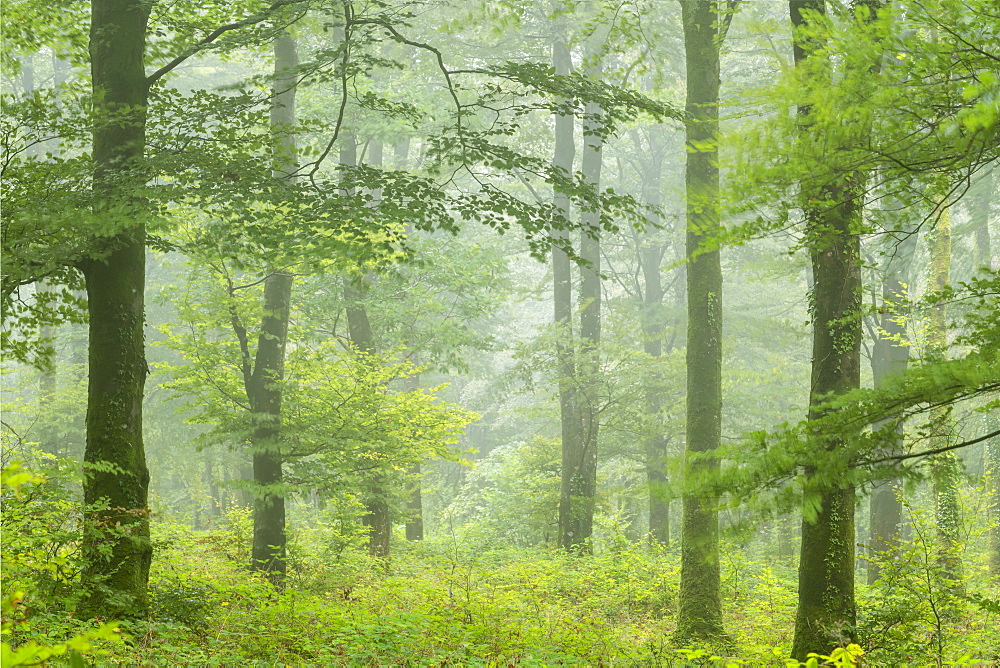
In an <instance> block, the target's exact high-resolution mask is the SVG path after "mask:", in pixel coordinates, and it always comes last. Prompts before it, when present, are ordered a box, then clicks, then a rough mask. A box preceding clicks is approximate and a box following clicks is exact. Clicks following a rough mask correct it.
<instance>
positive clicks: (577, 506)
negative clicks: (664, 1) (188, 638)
mask: <svg viewBox="0 0 1000 668" xmlns="http://www.w3.org/2000/svg"><path fill="white" fill-rule="evenodd" d="M591 74H592V75H593V76H597V77H600V76H601V72H600V69H598V68H595V69H593V70H591ZM584 113H585V114H586V116H585V118H584V119H583V155H582V157H581V164H580V171H581V172H582V174H583V178H584V180H585V181H586V183H587V184H588V185H589V186H590V187H592V188H593V189H594V190H595V191H599V190H600V187H601V168H602V166H603V164H604V151H603V146H604V141H603V139H602V137H601V136H600V130H601V123H602V121H601V114H602V112H601V107H600V105H598V104H596V103H593V102H588V103H587V104H586V106H585V108H584ZM580 222H581V226H582V228H583V229H582V231H581V239H580V259H581V260H583V262H584V264H583V265H582V266H581V267H580V348H579V357H578V362H577V368H576V372H577V382H578V383H579V385H578V387H579V388H580V390H579V392H578V394H577V400H578V407H579V411H580V440H579V445H580V447H579V450H578V451H577V452H576V453H575V455H576V456H575V457H574V459H573V461H571V467H572V469H571V472H570V476H569V497H570V511H569V513H568V515H567V518H566V520H567V522H566V526H565V527H564V529H565V530H564V536H563V539H564V545H565V547H567V548H572V549H582V550H584V551H588V552H589V551H590V549H591V545H590V538H591V536H592V535H593V532H594V507H595V503H596V499H597V447H598V436H599V432H600V411H599V401H600V395H601V388H600V343H601V236H600V235H601V230H600V211H597V210H594V211H589V210H585V211H583V212H581V215H580Z"/></svg>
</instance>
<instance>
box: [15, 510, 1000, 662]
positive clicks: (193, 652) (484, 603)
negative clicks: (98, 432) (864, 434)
mask: <svg viewBox="0 0 1000 668" xmlns="http://www.w3.org/2000/svg"><path fill="white" fill-rule="evenodd" d="M235 526H236V525H235V524H233V525H231V526H230V527H228V528H224V529H218V530H213V531H194V530H191V529H189V528H187V527H185V526H181V525H171V524H165V523H158V524H156V526H155V528H154V541H155V545H156V557H155V559H154V564H153V571H152V574H151V594H152V602H153V605H152V608H153V610H152V616H151V619H150V620H149V621H148V622H143V623H141V624H132V625H126V626H124V627H123V631H124V633H123V634H122V638H123V641H117V642H115V641H101V643H100V644H99V645H98V646H97V647H95V649H100V651H101V653H102V655H101V656H99V657H97V661H98V663H99V664H101V665H139V666H180V665H190V666H313V665H315V666H335V665H349V666H382V665H399V666H551V665H588V666H590V665H594V666H716V665H719V666H733V665H753V666H758V665H760V666H764V665H773V666H785V665H787V664H786V658H787V652H788V650H789V649H790V647H791V641H792V629H793V623H794V613H795V599H796V596H795V571H794V566H793V564H792V563H791V562H790V561H789V562H787V563H778V561H777V560H775V559H774V558H771V557H756V558H755V557H752V556H749V555H748V554H747V553H746V552H745V551H741V550H736V549H733V550H729V549H726V550H724V555H723V594H724V603H723V604H724V610H725V622H726V629H727V631H728V633H729V637H730V643H729V645H728V646H727V647H721V648H720V647H716V648H705V647H684V646H678V645H676V644H675V643H674V642H672V639H671V635H672V633H673V632H674V629H675V613H676V596H677V589H678V579H679V574H680V566H679V557H678V555H677V553H676V552H675V551H672V550H665V549H659V548H655V549H651V548H650V547H648V546H639V545H635V544H633V543H630V542H628V541H625V540H624V539H623V540H621V541H618V542H617V543H616V544H614V545H612V546H610V547H608V546H606V547H605V549H603V550H602V551H600V552H599V553H598V554H596V555H594V556H571V555H567V554H564V553H562V552H559V551H556V550H542V549H526V548H522V549H513V548H497V549H491V548H488V547H487V546H485V545H483V544H479V545H475V546H474V545H471V544H470V542H469V541H461V540H458V539H456V538H452V539H447V538H442V539H438V540H427V541H424V542H423V543H409V544H408V543H405V542H404V541H399V546H398V549H397V551H396V552H395V553H394V554H393V557H392V559H391V560H389V561H384V562H383V561H377V560H372V559H370V558H368V557H367V556H364V555H362V554H359V552H358V550H356V549H347V548H345V547H344V545H345V543H343V542H340V543H339V544H338V540H337V539H336V537H335V536H334V539H331V535H333V534H331V533H329V532H323V531H319V530H300V531H298V532H296V533H295V534H294V536H293V540H292V542H291V545H290V552H289V555H290V564H289V579H288V587H287V589H286V591H284V592H283V593H280V594H278V593H275V591H274V590H273V588H272V587H271V586H270V585H269V584H268V583H266V582H264V581H263V580H262V579H260V578H258V577H256V576H254V575H251V574H250V573H248V572H247V570H246V569H245V568H244V567H243V566H242V564H244V563H245V562H246V561H248V555H247V554H246V552H247V549H248V545H247V538H248V537H247V535H246V530H245V527H244V528H243V529H235V528H234V527H235ZM334 533H335V532H334ZM976 568H978V567H977V566H976V565H975V564H970V565H969V567H967V570H975V569H976ZM913 570H914V572H913V573H910V574H908V577H907V578H902V577H901V578H900V580H899V582H898V583H897V585H896V586H895V587H894V588H893V589H890V590H883V591H875V590H870V589H868V588H867V587H865V586H864V585H859V608H860V615H859V626H861V627H862V630H861V633H860V634H859V635H860V640H861V643H862V645H863V646H864V647H865V649H866V650H867V651H868V653H867V654H866V656H865V660H864V665H870V666H877V665H886V666H888V665H892V666H899V665H914V666H918V665H919V666H922V665H984V666H985V665H1000V664H997V663H993V661H996V660H998V659H1000V656H998V652H1000V621H998V619H1000V615H998V614H997V611H996V610H995V609H994V610H993V611H992V612H991V611H990V609H991V606H990V605H989V604H990V603H991V602H990V601H987V602H986V604H985V606H984V605H982V604H980V605H976V604H975V602H974V601H971V600H969V599H958V600H955V599H954V597H952V600H950V602H947V601H945V600H944V598H942V597H943V596H944V594H941V593H940V592H939V591H937V590H935V588H934V586H933V584H929V585H928V588H926V589H925V590H923V591H921V589H920V585H919V583H920V582H921V575H922V574H921V573H920V572H919V569H913ZM923 575H924V576H926V575H927V574H926V573H924V574H923ZM983 577H985V576H983ZM977 578H978V579H977ZM859 580H863V573H861V574H860V575H859ZM981 580H982V578H981V577H980V576H979V575H976V574H971V577H970V578H969V581H970V584H971V583H975V582H978V581H981ZM924 581H925V582H931V581H930V580H928V579H927V578H926V577H925V578H924ZM908 583H909V584H908ZM974 591H979V592H980V593H985V594H988V593H989V589H986V590H985V591H984V590H983V589H982V588H980V589H978V590H976V589H975V588H974V587H972V586H970V587H969V592H970V593H973V592H974ZM887 592H888V593H887ZM993 593H994V598H995V593H996V591H995V588H994V590H993ZM68 624H69V622H68V621H67V616H66V614H65V613H62V615H61V616H60V615H59V614H57V613H55V612H54V611H50V612H46V613H38V614H36V615H35V617H34V618H33V619H32V623H31V628H32V631H31V633H32V637H33V639H36V640H39V641H41V642H45V641H50V642H56V641H58V640H59V637H58V636H59V635H60V634H62V635H63V637H64V636H65V634H66V633H67V630H68ZM15 640H16V639H15ZM713 652H717V653H718V654H715V653H713ZM791 665H795V663H794V662H792V664H791Z"/></svg>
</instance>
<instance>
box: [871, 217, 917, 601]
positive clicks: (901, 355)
mask: <svg viewBox="0 0 1000 668" xmlns="http://www.w3.org/2000/svg"><path fill="white" fill-rule="evenodd" d="M916 239H917V237H916V234H915V230H906V231H903V232H902V233H901V235H899V236H898V237H896V236H895V235H894V236H893V237H891V243H892V244H893V245H892V247H891V248H890V249H889V250H888V253H889V255H888V259H887V261H886V262H885V264H884V266H883V268H882V307H881V318H880V322H879V332H878V338H877V339H876V340H875V343H874V348H873V354H872V376H873V378H874V382H875V387H882V386H883V385H885V383H886V381H887V380H888V379H889V378H891V377H893V376H898V375H900V374H902V373H903V372H905V371H906V366H907V362H908V360H909V356H910V342H909V337H908V334H907V327H906V318H907V315H908V309H907V307H906V299H907V294H906V290H907V285H909V283H910V277H909V269H910V264H911V263H912V261H913V254H914V252H915V251H916ZM890 427H891V428H894V429H898V427H897V426H896V425H895V423H891V422H878V423H875V424H874V425H872V428H873V429H874V430H876V431H877V430H882V429H886V428H890ZM898 439H899V440H901V439H902V433H901V432H900V433H899V436H898ZM901 495H902V485H901V484H900V481H899V479H898V478H891V479H889V480H886V481H884V482H882V483H881V484H879V485H878V486H876V487H875V488H874V489H873V490H872V496H871V505H870V506H869V515H868V527H869V535H868V549H869V550H870V551H871V553H872V559H870V560H869V561H868V568H867V570H868V584H874V583H875V582H876V581H877V580H878V579H879V577H881V568H882V562H884V561H885V560H886V559H888V558H890V555H891V554H892V552H893V550H895V549H896V547H897V546H898V545H899V542H900V539H901V534H900V527H901V524H902V521H903V501H902V496H901Z"/></svg>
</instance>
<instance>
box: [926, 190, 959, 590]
mask: <svg viewBox="0 0 1000 668" xmlns="http://www.w3.org/2000/svg"><path fill="white" fill-rule="evenodd" d="M950 276H951V210H950V208H948V206H947V204H944V205H943V208H942V209H941V211H940V212H939V213H938V215H937V219H936V220H935V222H934V229H933V232H932V237H931V240H930V275H929V277H928V283H929V287H931V288H932V290H933V291H935V292H940V291H942V290H945V289H947V287H948V284H949V283H950V280H951V278H950ZM946 317H947V316H946V309H945V304H944V303H943V302H942V303H938V304H936V305H935V306H934V307H933V308H932V309H931V311H930V314H929V317H928V320H927V348H928V352H929V355H930V356H931V357H932V358H938V359H940V358H943V357H944V356H945V354H946V352H947V348H948V323H947V320H946ZM950 413H951V408H950V407H949V406H944V407H941V408H938V409H936V410H935V411H934V412H933V414H932V415H931V421H932V426H931V433H932V438H931V441H930V443H929V447H931V448H933V449H937V448H941V447H947V445H948V442H949V440H950V432H951V416H950ZM930 465H931V466H932V467H933V474H932V479H933V486H934V506H935V514H936V517H937V538H938V542H939V545H938V560H939V562H940V564H941V573H942V575H943V577H944V578H945V579H947V580H948V586H949V588H950V589H951V590H952V591H954V592H955V593H958V594H960V595H961V594H964V593H965V587H964V585H963V584H962V557H961V554H960V553H959V551H960V549H961V534H962V516H961V509H960V507H959V500H958V484H959V478H960V477H961V475H962V471H961V466H962V465H961V461H960V460H959V459H958V455H957V454H956V453H955V452H954V451H951V450H949V451H946V452H942V453H941V454H939V455H936V456H935V457H933V458H932V459H931V460H930Z"/></svg>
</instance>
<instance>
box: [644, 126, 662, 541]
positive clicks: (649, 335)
mask: <svg viewBox="0 0 1000 668" xmlns="http://www.w3.org/2000/svg"><path fill="white" fill-rule="evenodd" d="M663 134H664V129H663V126H662V125H655V126H653V127H652V128H651V129H650V137H649V150H650V152H651V153H652V158H651V159H650V160H649V161H648V162H647V163H646V165H645V166H646V170H647V171H646V173H644V174H643V180H642V189H643V200H644V201H645V203H646V204H648V205H650V206H651V207H653V208H654V210H658V209H659V206H660V203H661V198H660V187H661V180H662V170H663V157H662V150H663V145H664V143H665V142H664V139H663ZM656 216H657V220H656V223H657V224H656V225H650V226H649V227H647V229H646V235H645V238H643V239H642V241H641V242H640V250H639V264H640V266H641V268H642V278H643V287H644V290H643V295H642V302H643V303H642V349H643V352H645V353H646V355H648V356H649V357H650V358H652V359H653V360H654V363H656V362H658V361H659V359H660V357H661V356H662V355H663V337H664V332H665V330H666V322H665V320H664V314H663V296H664V289H663V281H662V280H661V278H660V263H661V262H662V261H663V248H662V247H660V246H658V245H656V244H655V243H653V240H652V238H653V234H654V233H655V231H656V229H657V228H658V226H659V223H661V222H662V220H660V217H659V214H656ZM658 381H659V378H656V379H653V380H652V381H651V382H650V385H649V386H648V387H647V388H646V391H645V397H644V403H645V406H644V408H645V411H646V415H647V416H648V418H649V421H650V423H651V424H654V425H656V427H655V428H654V429H655V431H654V432H653V433H651V434H649V435H647V436H646V443H645V445H646V485H647V487H648V489H649V539H650V540H651V541H652V542H654V543H657V544H659V545H669V544H670V486H669V480H668V479H667V442H668V441H667V437H666V435H665V434H664V433H663V425H662V412H663V405H664V400H663V394H662V387H661V383H660V382H658Z"/></svg>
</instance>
